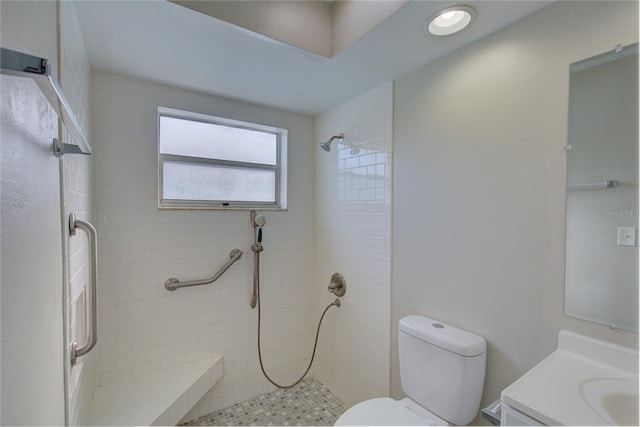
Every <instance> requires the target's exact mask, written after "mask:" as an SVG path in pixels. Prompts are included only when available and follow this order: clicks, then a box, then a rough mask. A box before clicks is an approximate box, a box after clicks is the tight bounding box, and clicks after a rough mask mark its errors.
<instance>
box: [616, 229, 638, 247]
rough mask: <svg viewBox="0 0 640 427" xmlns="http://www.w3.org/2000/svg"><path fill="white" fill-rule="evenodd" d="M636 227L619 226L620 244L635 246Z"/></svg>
mask: <svg viewBox="0 0 640 427" xmlns="http://www.w3.org/2000/svg"><path fill="white" fill-rule="evenodd" d="M635 245H636V228H635V227H618V246H635Z"/></svg>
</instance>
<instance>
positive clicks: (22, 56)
mask: <svg viewBox="0 0 640 427" xmlns="http://www.w3.org/2000/svg"><path fill="white" fill-rule="evenodd" d="M0 65H1V67H0V70H1V72H2V74H7V75H11V76H18V77H27V78H31V79H33V81H34V82H36V84H37V85H38V87H40V90H41V91H42V93H43V94H44V96H45V97H46V98H47V101H49V104H51V106H52V107H53V109H54V110H55V111H56V113H58V117H59V118H60V119H61V120H62V122H63V123H64V125H65V126H66V128H67V129H68V130H69V132H70V133H71V136H72V137H73V139H74V141H76V142H77V143H78V145H74V144H67V143H64V142H61V141H58V139H57V138H56V139H54V140H53V154H54V155H55V156H56V157H60V156H62V155H63V154H66V153H70V154H91V146H90V145H89V143H88V142H87V138H86V137H85V135H84V133H83V132H82V131H81V130H80V129H81V127H80V123H79V122H78V120H77V119H76V116H75V115H74V114H73V110H72V109H71V104H69V102H68V101H67V99H66V98H65V97H64V94H63V93H62V88H60V86H59V85H58V82H57V81H56V80H55V79H54V78H53V74H52V71H51V63H50V62H49V60H47V59H45V58H40V57H37V56H33V55H28V54H26V53H22V52H18V51H15V50H11V49H5V48H0Z"/></svg>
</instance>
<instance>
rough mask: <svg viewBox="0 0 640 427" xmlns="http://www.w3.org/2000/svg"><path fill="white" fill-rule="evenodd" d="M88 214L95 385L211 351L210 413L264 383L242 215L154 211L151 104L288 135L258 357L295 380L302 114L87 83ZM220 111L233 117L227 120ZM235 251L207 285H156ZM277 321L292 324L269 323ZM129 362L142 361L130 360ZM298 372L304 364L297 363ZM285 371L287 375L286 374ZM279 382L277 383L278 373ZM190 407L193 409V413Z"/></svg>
mask: <svg viewBox="0 0 640 427" xmlns="http://www.w3.org/2000/svg"><path fill="white" fill-rule="evenodd" d="M92 91H93V93H92V95H93V104H92V114H93V116H92V117H93V121H94V129H95V132H94V152H95V153H96V155H95V157H96V165H95V177H96V187H95V188H96V190H95V191H96V198H95V207H96V217H97V218H98V234H99V250H100V260H101V266H102V267H103V268H101V270H100V281H101V282H100V285H101V295H104V296H105V297H104V298H101V299H100V306H99V310H100V311H99V313H100V332H101V333H103V332H104V331H109V332H113V334H114V342H113V343H112V344H106V343H103V344H99V345H98V346H99V351H98V359H99V360H98V368H97V381H98V382H99V383H100V384H102V383H106V382H113V381H115V380H117V379H123V378H130V377H134V376H138V375H140V374H142V373H148V372H150V371H153V370H158V369H162V368H168V367H172V366H179V365H180V364H184V363H187V362H189V361H194V360H200V359H203V358H207V357H209V356H210V355H212V354H215V355H222V356H224V358H225V376H224V378H223V381H221V382H220V384H219V385H218V386H216V388H215V389H214V390H213V391H211V392H209V393H207V394H206V395H205V397H204V398H203V399H202V400H201V402H200V403H199V406H198V408H199V407H200V406H201V407H203V408H206V410H208V411H211V410H213V409H219V408H221V407H223V406H227V405H229V404H232V403H236V402H237V401H238V400H243V399H245V398H247V397H250V396H252V395H255V394H257V393H259V392H260V391H263V390H265V391H266V390H270V389H272V388H273V386H271V385H270V384H268V383H267V382H266V380H265V379H264V378H263V377H262V374H261V373H260V371H259V369H258V366H257V354H256V351H257V349H256V332H257V327H256V326H257V325H256V311H255V310H251V309H250V308H249V301H250V295H251V287H252V270H253V254H252V253H251V251H250V246H251V244H252V243H253V235H252V227H251V225H250V221H249V212H242V211H240V212H239V211H168V210H158V207H157V200H156V194H157V164H156V162H157V143H156V113H157V110H156V108H157V106H158V105H162V106H166V107H172V108H178V109H184V110H188V111H195V112H199V113H205V114H211V115H219V116H223V117H229V118H231V119H238V120H244V121H254V122H257V123H266V124H272V125H273V126H278V127H284V128H287V129H289V141H290V142H289V176H290V182H289V210H288V211H287V212H271V211H269V212H261V214H263V215H264V216H265V217H266V218H267V225H266V226H265V228H264V232H265V239H264V242H263V244H264V246H265V251H264V252H263V256H262V260H261V267H262V276H263V277H262V291H261V295H262V299H263V303H262V304H263V314H264V319H263V320H264V322H263V325H262V328H263V331H262V332H263V334H264V336H265V338H264V343H265V344H267V345H271V343H270V341H269V339H270V338H272V337H273V338H274V340H280V341H276V342H278V343H279V344H278V345H277V346H276V347H275V348H274V349H273V351H269V354H268V355H265V362H266V363H268V367H269V369H270V370H272V371H273V372H276V373H280V372H281V371H282V372H285V373H286V374H284V376H285V377H286V376H287V375H299V374H300V373H301V370H302V369H303V368H305V367H306V365H304V363H305V362H306V359H307V357H308V355H307V354H306V350H307V349H308V348H309V342H312V340H313V336H312V334H313V333H314V326H313V325H312V324H311V321H310V320H309V319H307V318H306V317H305V316H304V313H307V312H308V311H310V309H311V292H310V289H311V287H312V286H314V284H313V282H312V281H310V280H308V273H307V271H308V269H309V268H311V266H313V259H314V244H313V239H312V238H309V235H310V234H313V175H312V174H313V153H312V144H311V141H312V138H313V119H312V118H310V117H305V116H301V115H298V114H292V113H287V112H283V111H278V110H273V109H270V108H264V107H259V106H255V105H250V104H244V103H241V102H237V101H232V100H228V99H223V98H218V97H214V96H209V95H203V94H198V93H194V92H190V91H186V90H181V89H176V88H171V87H168V86H163V85H158V84H154V83H149V82H145V81H143V80H137V79H133V78H126V77H123V76H119V75H115V74H109V73H103V72H95V73H94V75H93V78H92ZM230 111H234V112H235V113H233V114H230V113H229V112H230ZM234 248H239V249H241V250H242V251H243V252H244V254H243V256H242V258H241V259H240V260H239V261H238V262H236V263H235V264H234V265H233V266H232V267H231V268H230V269H229V270H227V272H226V273H225V274H224V275H223V276H222V277H221V278H220V279H219V280H218V281H217V282H215V283H214V284H211V285H207V286H202V287H194V288H184V289H178V290H176V291H173V292H169V291H167V290H165V289H164V282H165V280H167V279H168V278H169V277H177V278H179V279H180V280H183V281H184V280H193V279H202V278H206V277H210V276H212V275H213V274H214V273H215V272H216V271H217V269H218V268H219V267H220V266H221V265H223V264H224V263H225V262H226V261H227V260H228V259H229V252H230V251H231V250H232V249H234ZM279 316H284V318H290V319H293V320H294V321H292V322H284V321H280V320H279V319H280V317H279ZM141 355H144V358H142V356H141ZM303 365H304V366H303ZM292 366H293V369H291V367H292ZM285 379H286V378H285ZM198 408H195V409H194V410H193V411H195V412H200V410H199V409H198Z"/></svg>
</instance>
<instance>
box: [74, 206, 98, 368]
mask: <svg viewBox="0 0 640 427" xmlns="http://www.w3.org/2000/svg"><path fill="white" fill-rule="evenodd" d="M76 228H80V229H82V230H84V231H85V232H86V233H87V236H88V237H89V255H90V256H89V263H90V270H89V286H88V288H87V289H88V291H89V292H88V294H89V297H88V298H87V299H88V300H89V303H88V307H87V309H86V310H85V315H86V316H88V318H89V321H90V325H89V328H88V329H89V336H88V337H87V339H86V342H85V344H84V345H82V346H80V347H78V343H77V342H75V341H74V342H73V343H71V364H72V365H75V364H76V359H77V358H78V357H80V356H84V355H85V354H87V353H89V352H90V351H91V350H92V349H93V347H95V346H96V343H97V342H98V233H97V232H96V229H95V227H94V226H93V225H91V224H90V223H88V222H86V221H82V220H80V219H76V214H75V213H74V212H71V213H70V214H69V234H70V235H72V236H75V235H76ZM85 301H86V300H85Z"/></svg>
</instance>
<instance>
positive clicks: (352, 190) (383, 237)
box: [314, 83, 393, 404]
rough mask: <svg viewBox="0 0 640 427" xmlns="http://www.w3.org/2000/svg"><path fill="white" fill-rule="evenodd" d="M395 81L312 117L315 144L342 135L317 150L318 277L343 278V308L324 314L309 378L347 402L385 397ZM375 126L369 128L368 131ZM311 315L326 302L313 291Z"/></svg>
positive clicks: (321, 279)
mask: <svg viewBox="0 0 640 427" xmlns="http://www.w3.org/2000/svg"><path fill="white" fill-rule="evenodd" d="M392 102H393V84H392V83H387V84H384V85H382V86H380V87H378V88H376V89H374V90H372V91H370V92H367V93H365V94H363V95H361V96H359V97H357V98H355V99H353V100H351V101H348V102H346V103H345V104H343V105H340V106H338V107H335V108H334V109H332V110H330V111H328V112H326V113H324V114H322V115H320V116H318V117H317V118H316V143H320V142H322V141H326V140H327V139H328V138H329V137H331V135H335V134H337V133H340V132H344V134H345V141H346V143H348V144H353V145H354V146H356V147H358V148H360V152H359V153H357V154H356V153H354V154H352V150H351V148H350V147H348V146H346V145H344V144H336V141H334V143H333V144H332V151H331V152H329V153H326V152H324V151H320V149H319V148H318V147H317V145H316V147H315V149H316V150H317V152H316V153H315V155H316V194H315V197H316V235H317V243H316V246H317V250H316V269H315V271H316V276H315V277H316V281H317V282H320V283H324V284H325V286H326V285H328V284H329V278H330V277H331V274H332V273H334V272H340V273H342V274H343V275H344V276H345V278H346V281H347V293H346V295H345V296H344V297H343V298H342V307H340V308H339V309H335V308H332V309H331V310H330V312H328V313H327V315H326V317H325V321H324V324H323V330H322V333H321V338H320V340H319V343H318V354H317V361H316V365H315V366H314V372H315V375H316V376H317V377H318V379H319V380H320V381H322V382H323V383H324V384H326V385H327V386H328V387H329V388H331V390H332V391H333V392H334V393H335V394H336V395H337V396H338V397H339V398H341V399H342V400H344V401H345V402H347V403H348V404H354V403H357V402H359V401H362V400H365V399H369V398H372V397H379V396H388V395H389V381H390V380H389V340H390V331H389V322H390V300H389V296H390V286H391V277H390V262H391V255H390V253H391V245H390V233H391V209H390V206H391V200H390V193H389V192H384V191H383V192H381V193H380V194H378V193H377V192H376V188H383V187H384V186H385V185H386V184H387V183H390V181H391V169H390V166H389V163H388V160H387V159H388V158H389V157H390V155H391V150H392V139H391V131H392V120H393V118H392V114H391V111H392ZM373 127H375V129H372V128H373ZM314 299H315V300H316V306H315V310H316V313H317V316H318V317H319V314H320V313H321V310H323V309H324V308H325V306H326V305H327V304H328V303H329V302H331V301H332V299H331V296H330V295H329V294H327V293H326V287H323V288H322V289H318V290H316V292H315V296H314Z"/></svg>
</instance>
